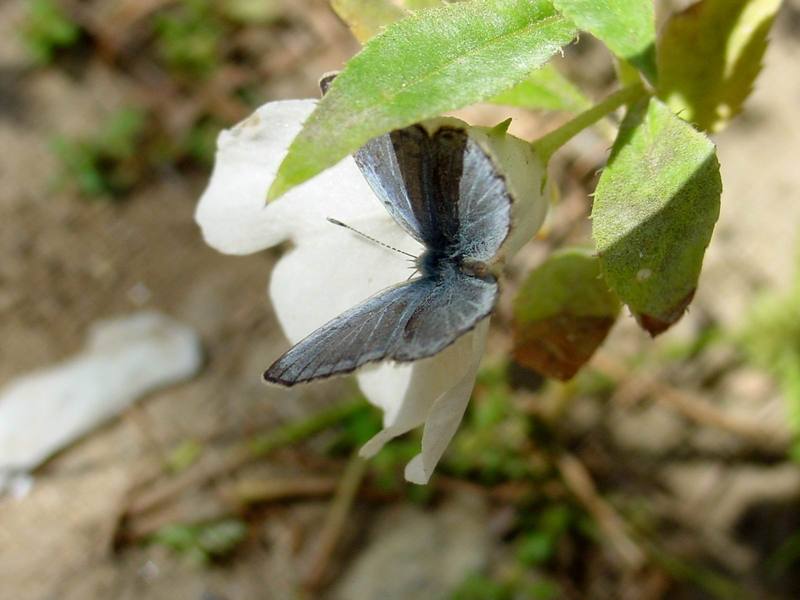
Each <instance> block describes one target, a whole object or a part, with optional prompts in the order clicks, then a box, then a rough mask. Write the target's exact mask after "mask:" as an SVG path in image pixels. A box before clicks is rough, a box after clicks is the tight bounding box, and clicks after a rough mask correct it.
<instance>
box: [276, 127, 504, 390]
mask: <svg viewBox="0 0 800 600" xmlns="http://www.w3.org/2000/svg"><path fill="white" fill-rule="evenodd" d="M430 129H431V127H430V126H429V127H426V126H424V125H423V124H416V125H412V126H410V127H406V128H403V129H398V130H395V131H392V132H390V133H387V134H385V135H382V136H380V137H377V138H375V139H373V140H371V141H370V142H368V143H367V144H366V145H365V146H363V147H362V148H361V149H360V150H358V151H357V152H356V153H355V154H354V155H353V158H354V159H355V162H356V164H357V165H358V167H359V169H360V170H361V173H362V174H363V175H364V177H365V179H366V181H367V183H368V184H369V186H370V187H371V188H372V190H373V192H374V193H375V195H376V196H377V197H378V199H380V201H381V202H382V203H383V205H384V206H385V207H386V210H387V211H388V212H389V214H390V215H391V216H392V218H393V219H394V220H395V221H396V222H397V224H398V225H400V227H402V228H403V229H404V230H405V231H406V232H407V233H408V234H409V235H411V236H412V237H413V238H415V239H416V240H417V241H419V242H420V243H422V244H423V246H424V251H423V253H422V254H421V255H420V256H419V257H418V258H417V259H416V268H417V271H418V273H419V276H418V277H415V278H413V279H411V280H410V281H407V282H403V283H398V284H397V285H394V286H392V287H390V288H388V289H385V290H383V291H381V292H379V293H378V294H376V295H374V296H372V297H371V298H368V299H367V300H365V301H363V302H362V303H360V304H358V305H356V306H354V307H353V308H351V309H349V310H347V311H346V312H344V313H342V314H341V315H339V316H338V317H336V318H334V319H333V320H331V321H329V322H328V323H326V324H325V325H323V326H321V327H320V328H319V329H317V330H316V331H314V332H312V333H311V334H310V335H308V336H307V337H306V338H305V339H303V340H301V341H300V342H299V343H297V344H296V345H295V346H293V347H292V348H291V349H290V350H289V351H288V352H286V353H285V354H284V355H283V356H281V357H280V358H279V359H278V360H276V361H275V362H274V363H273V364H272V365H271V366H270V367H269V368H268V369H267V370H266V372H265V373H264V379H265V380H267V381H269V382H271V383H278V384H281V385H284V386H292V385H294V384H297V383H303V382H308V381H312V380H315V379H320V378H324V377H329V376H332V375H338V374H344V373H349V372H352V371H354V370H355V369H357V368H359V367H361V366H362V365H364V364H367V363H372V362H378V361H384V360H391V361H396V362H410V361H415V360H419V359H422V358H426V357H429V356H432V355H434V354H437V353H438V352H441V351H442V350H443V349H445V348H446V347H447V346H449V345H450V344H452V343H454V342H455V341H456V340H457V339H458V338H459V337H460V336H462V335H464V334H465V333H467V332H468V331H470V330H471V329H473V328H474V327H475V325H476V324H477V323H478V322H479V321H481V320H482V319H484V318H486V317H488V316H489V314H490V313H491V312H492V310H493V308H494V305H495V302H496V300H497V296H498V293H499V287H498V283H497V280H496V278H495V276H494V275H493V274H492V272H491V268H490V266H491V263H492V259H494V258H495V255H496V254H497V252H498V250H499V249H500V247H501V246H502V244H503V242H504V241H505V239H506V237H507V236H508V234H509V231H510V227H511V202H512V201H511V196H510V194H509V192H508V189H507V186H506V182H505V179H504V178H503V176H502V175H501V174H500V172H499V171H498V169H497V167H496V165H495V164H494V163H493V161H492V159H491V158H490V157H489V155H488V154H487V153H486V152H485V151H484V150H483V149H482V148H481V146H480V145H479V144H478V142H476V141H475V140H474V139H473V138H472V137H470V136H469V134H468V132H467V130H466V129H464V128H460V127H458V126H453V125H450V124H442V125H440V126H439V127H438V128H435V130H433V131H431V130H430Z"/></svg>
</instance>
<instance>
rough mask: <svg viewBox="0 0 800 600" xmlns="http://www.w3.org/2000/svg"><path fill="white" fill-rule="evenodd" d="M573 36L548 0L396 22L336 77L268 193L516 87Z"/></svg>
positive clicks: (504, 0)
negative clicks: (391, 135) (383, 138)
mask: <svg viewBox="0 0 800 600" xmlns="http://www.w3.org/2000/svg"><path fill="white" fill-rule="evenodd" d="M573 36H574V27H573V25H572V24H571V23H570V22H569V21H567V20H566V19H564V18H563V17H561V16H560V15H559V14H558V13H557V12H556V11H555V9H554V8H553V6H552V4H551V3H550V2H549V1H547V0H473V1H472V2H465V3H456V4H448V5H444V6H442V7H440V8H432V9H429V10H425V11H420V12H418V13H415V14H414V15H412V16H410V17H408V18H406V19H402V20H401V21H398V22H396V23H394V24H392V25H389V26H388V27H387V28H386V29H385V30H384V32H383V33H382V34H381V35H379V36H377V37H375V38H373V39H372V40H371V41H370V42H368V43H367V44H366V46H365V47H364V49H363V50H362V51H361V52H360V53H359V54H357V55H356V56H355V57H354V58H353V59H351V60H350V61H349V62H348V63H347V65H346V66H345V68H344V69H343V70H342V72H341V74H340V75H339V76H338V77H337V78H336V79H335V80H334V82H333V84H332V86H331V88H330V90H329V91H328V93H327V94H326V95H325V97H324V98H323V99H322V100H321V101H320V103H319V104H318V105H317V108H316V110H315V111H314V112H313V113H312V114H311V116H310V117H309V118H308V120H307V121H306V123H305V124H304V125H303V129H302V131H301V132H300V134H299V135H298V136H297V137H296V138H295V140H294V142H293V143H292V145H291V147H290V148H289V153H288V155H287V157H286V158H285V159H284V161H283V163H282V164H281V166H280V168H279V170H278V174H277V176H276V178H275V181H274V183H273V184H272V187H271V189H270V190H269V198H270V199H274V198H277V197H278V196H280V195H281V194H283V193H284V192H286V191H287V190H288V189H289V188H291V187H293V186H295V185H297V184H299V183H302V182H303V181H306V180H307V179H309V178H311V177H313V176H314V175H316V174H317V173H319V172H320V171H322V170H323V169H326V168H328V167H330V166H332V165H334V164H336V163H337V162H338V161H339V160H341V159H342V158H344V157H345V156H347V155H348V154H350V153H352V152H354V151H355V150H357V149H358V148H360V147H361V146H362V145H363V144H365V143H366V142H367V141H369V140H370V139H372V138H373V137H376V136H378V135H380V134H382V133H385V132H387V131H391V130H393V129H397V128H399V127H406V126H408V125H411V124H413V123H416V122H417V121H420V120H422V119H427V118H430V117H434V116H437V115H439V114H441V113H443V112H445V111H448V110H453V109H456V108H461V107H463V106H466V105H468V104H472V103H474V102H479V101H481V100H485V99H486V98H489V97H491V96H494V95H495V94H498V93H500V92H501V91H503V90H506V89H508V88H510V87H512V86H513V85H515V84H517V83H519V82H520V81H522V80H524V79H525V78H526V77H528V76H529V75H530V74H531V73H532V72H533V71H534V70H536V69H537V68H538V67H540V66H542V65H543V64H544V63H545V62H546V61H547V60H548V59H549V58H550V57H551V56H552V55H553V53H555V52H556V51H558V50H559V48H561V46H563V45H564V44H567V43H569V42H570V41H571V40H572V38H573Z"/></svg>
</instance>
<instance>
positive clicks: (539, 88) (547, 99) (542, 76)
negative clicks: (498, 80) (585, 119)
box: [489, 63, 592, 112]
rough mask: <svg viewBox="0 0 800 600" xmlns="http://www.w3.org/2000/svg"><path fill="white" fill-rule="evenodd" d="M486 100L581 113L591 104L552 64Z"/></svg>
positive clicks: (494, 102)
mask: <svg viewBox="0 0 800 600" xmlns="http://www.w3.org/2000/svg"><path fill="white" fill-rule="evenodd" d="M489 102H491V103H493V104H505V105H506V106H519V107H521V108H530V109H534V110H563V111H567V112H581V111H583V110H586V109H587V108H589V107H590V106H591V105H592V103H591V102H590V101H589V99H588V98H587V97H586V96H584V95H583V94H582V93H581V91H580V90H579V89H578V88H577V87H576V86H575V85H573V83H572V82H571V81H570V80H569V79H567V78H566V77H564V76H563V75H562V74H561V73H560V72H559V70H558V69H556V68H555V67H554V66H553V64H552V63H548V64H546V65H544V66H543V67H542V68H541V69H539V70H538V71H534V72H533V74H532V75H531V76H530V77H528V79H526V80H525V81H523V82H522V83H520V84H517V85H515V86H514V87H513V88H511V89H508V90H506V91H505V92H503V93H501V94H498V95H497V96H495V97H494V98H492V99H491V100H489Z"/></svg>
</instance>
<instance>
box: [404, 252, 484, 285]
mask: <svg viewBox="0 0 800 600" xmlns="http://www.w3.org/2000/svg"><path fill="white" fill-rule="evenodd" d="M416 266H417V269H418V270H419V272H420V273H421V274H422V276H423V277H437V276H441V275H442V274H443V273H444V272H446V271H450V270H454V271H461V272H463V273H466V274H467V275H470V276H472V277H477V278H479V279H486V278H487V277H489V276H491V269H490V266H489V264H488V263H486V262H484V261H482V260H478V259H475V258H470V257H465V256H461V255H458V254H455V255H454V254H453V253H450V252H446V251H442V250H435V249H432V248H429V249H428V250H426V251H425V252H423V253H422V254H421V255H420V256H419V258H417V264H416Z"/></svg>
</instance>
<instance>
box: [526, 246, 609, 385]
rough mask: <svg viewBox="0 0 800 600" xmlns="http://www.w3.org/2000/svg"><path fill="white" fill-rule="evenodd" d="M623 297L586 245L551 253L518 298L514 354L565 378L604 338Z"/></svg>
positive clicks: (570, 376)
mask: <svg viewBox="0 0 800 600" xmlns="http://www.w3.org/2000/svg"><path fill="white" fill-rule="evenodd" d="M619 309H620V302H619V300H618V299H617V297H616V296H615V295H614V294H613V292H611V291H610V290H609V289H608V285H607V284H606V282H605V281H604V280H603V276H602V271H601V268H600V261H599V260H598V259H597V257H596V256H593V255H592V254H591V253H590V252H589V251H588V250H583V249H578V248H572V249H568V250H562V251H560V252H557V253H555V254H553V255H552V256H551V257H550V258H548V259H547V261H546V262H545V263H544V264H542V265H541V266H540V267H538V268H537V269H536V270H534V271H533V272H532V273H531V274H530V275H529V276H528V279H527V280H526V281H525V284H524V285H523V286H522V288H521V289H520V291H519V293H518V294H517V297H516V298H515V300H514V357H515V359H516V360H517V362H518V363H520V364H522V365H523V366H526V367H528V368H531V369H534V370H535V371H538V372H539V373H542V374H543V375H547V376H548V377H555V378H556V379H561V380H567V379H570V378H572V376H573V375H575V373H577V372H578V370H579V369H580V368H581V367H582V366H583V365H584V364H585V363H586V361H588V360H589V359H590V358H591V357H592V354H594V351H595V350H596V349H597V348H598V346H600V344H602V343H603V340H604V339H605V338H606V335H608V332H609V331H610V329H611V327H612V326H613V325H614V322H615V321H616V319H617V315H618V314H619Z"/></svg>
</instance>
